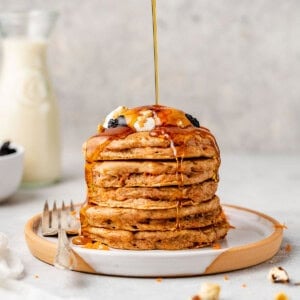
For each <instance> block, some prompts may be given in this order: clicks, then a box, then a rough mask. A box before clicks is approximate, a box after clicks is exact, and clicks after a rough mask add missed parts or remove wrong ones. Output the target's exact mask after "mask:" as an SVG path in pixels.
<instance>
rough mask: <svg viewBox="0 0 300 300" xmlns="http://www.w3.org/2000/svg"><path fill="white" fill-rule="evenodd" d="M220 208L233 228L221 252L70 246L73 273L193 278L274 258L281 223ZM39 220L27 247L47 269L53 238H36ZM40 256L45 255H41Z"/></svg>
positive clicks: (28, 229)
mask: <svg viewBox="0 0 300 300" xmlns="http://www.w3.org/2000/svg"><path fill="white" fill-rule="evenodd" d="M223 207H224V211H225V214H226V215H227V216H228V219H229V222H230V224H231V225H232V226H233V227H234V228H233V229H231V230H230V231H229V233H228V235H227V237H226V239H225V240H224V241H222V242H221V243H220V245H221V249H217V250H216V249H213V248H212V247H206V248H202V249H193V250H172V251H167V250H133V251H132V250H117V249H110V250H94V249H86V248H81V247H79V246H73V249H74V251H75V252H76V253H77V255H78V259H79V262H78V265H77V267H76V270H77V271H84V272H91V273H98V274H108V275H119V276H138V277H167V276H193V275H201V274H210V273H219V272H225V271H231V270H236V269H240V268H245V267H249V266H252V265H255V264H258V263H261V262H263V261H265V260H267V259H269V258H271V257H272V256H273V255H275V254H276V252H277V251H278V249H279V247H280V244H281V241H282V235H283V228H282V226H281V225H280V223H278V222H277V221H276V220H274V219H272V218H271V217H269V216H266V215H264V214H262V213H260V212H256V211H252V210H248V209H246V208H242V207H236V206H230V205H224V206H223ZM38 219H40V216H35V217H34V218H32V219H31V220H29V221H28V223H27V225H26V228H25V234H26V240H27V244H28V246H29V248H30V250H31V252H32V253H33V255H35V256H37V257H38V258H39V259H41V260H43V261H45V262H47V263H51V262H52V261H53V257H54V255H55V249H56V245H55V242H56V241H55V238H51V239H45V238H44V237H42V236H41V234H40V226H39V225H38V224H40V222H39V221H38ZM37 223H38V224H37ZM32 234H33V235H34V237H32ZM33 239H34V243H33ZM37 248H38V249H39V251H37ZM43 250H45V252H46V253H44V254H43V255H41V253H43ZM52 252H53V253H52ZM50 254H51V255H50Z"/></svg>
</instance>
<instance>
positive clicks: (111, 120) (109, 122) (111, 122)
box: [107, 119, 119, 128]
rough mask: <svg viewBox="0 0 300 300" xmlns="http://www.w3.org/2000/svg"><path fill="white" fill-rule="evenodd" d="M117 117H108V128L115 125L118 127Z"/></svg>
mask: <svg viewBox="0 0 300 300" xmlns="http://www.w3.org/2000/svg"><path fill="white" fill-rule="evenodd" d="M118 124H119V123H118V119H110V120H109V121H108V126H107V127H108V128H115V127H118Z"/></svg>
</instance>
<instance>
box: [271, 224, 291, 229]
mask: <svg viewBox="0 0 300 300" xmlns="http://www.w3.org/2000/svg"><path fill="white" fill-rule="evenodd" d="M274 228H275V229H288V228H287V226H286V225H285V224H279V223H278V224H274Z"/></svg>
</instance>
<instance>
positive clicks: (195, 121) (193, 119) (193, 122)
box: [185, 114, 200, 128]
mask: <svg viewBox="0 0 300 300" xmlns="http://www.w3.org/2000/svg"><path fill="white" fill-rule="evenodd" d="M185 116H186V117H187V118H188V120H189V121H190V122H191V123H192V125H193V126H195V127H198V128H199V127H200V123H199V121H198V120H197V119H196V118H194V117H193V116H192V115H190V114H185Z"/></svg>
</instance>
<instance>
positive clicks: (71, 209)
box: [70, 200, 75, 213]
mask: <svg viewBox="0 0 300 300" xmlns="http://www.w3.org/2000/svg"><path fill="white" fill-rule="evenodd" d="M70 211H71V213H72V212H73V211H75V208H74V204H73V201H72V200H71V203H70Z"/></svg>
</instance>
